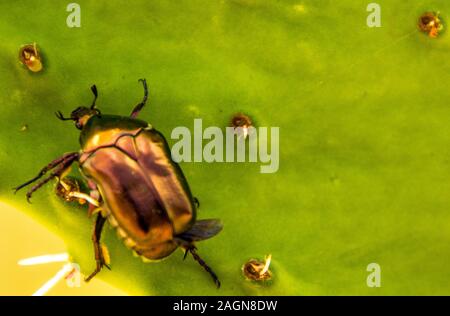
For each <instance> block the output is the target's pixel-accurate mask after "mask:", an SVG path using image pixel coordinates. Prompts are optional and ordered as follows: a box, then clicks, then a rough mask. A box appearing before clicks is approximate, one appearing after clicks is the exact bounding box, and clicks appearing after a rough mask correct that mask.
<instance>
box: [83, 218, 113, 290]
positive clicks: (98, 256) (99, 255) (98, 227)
mask: <svg viewBox="0 0 450 316" xmlns="http://www.w3.org/2000/svg"><path fill="white" fill-rule="evenodd" d="M105 222H106V217H103V216H102V214H98V215H97V219H96V221H95V226H94V232H93V234H92V242H93V243H94V252H95V262H96V263H97V267H96V268H95V270H94V272H92V273H91V274H90V275H89V276H88V277H87V278H86V279H85V281H86V282H89V281H90V280H91V279H92V278H93V277H94V276H96V275H97V273H99V272H100V271H101V270H102V268H103V267H106V268H108V269H109V270H111V268H110V267H109V265H108V263H107V260H106V258H105V255H106V254H105V252H106V250H105V249H103V247H102V245H101V244H100V238H101V235H102V230H103V227H104V225H105Z"/></svg>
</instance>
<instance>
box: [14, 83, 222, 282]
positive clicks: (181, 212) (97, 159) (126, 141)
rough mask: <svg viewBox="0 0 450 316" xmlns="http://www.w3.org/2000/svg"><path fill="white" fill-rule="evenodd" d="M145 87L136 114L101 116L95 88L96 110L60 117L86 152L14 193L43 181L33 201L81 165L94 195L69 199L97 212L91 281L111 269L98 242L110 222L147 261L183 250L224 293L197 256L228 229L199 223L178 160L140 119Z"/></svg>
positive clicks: (61, 161) (60, 162)
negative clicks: (71, 127) (76, 134)
mask: <svg viewBox="0 0 450 316" xmlns="http://www.w3.org/2000/svg"><path fill="white" fill-rule="evenodd" d="M139 81H140V82H142V84H143V87H144V97H143V99H142V101H141V102H139V103H138V104H137V105H136V106H135V107H134V109H133V110H132V112H131V114H130V116H118V115H104V114H102V113H101V112H100V110H99V109H98V108H97V107H96V101H97V97H98V92H97V88H96V86H95V85H93V86H92V87H91V91H92V93H93V94H94V100H93V102H92V105H91V106H89V107H86V106H80V107H78V108H76V109H75V110H74V111H72V113H71V115H70V117H64V115H63V114H62V113H61V112H60V111H58V112H56V113H55V114H56V116H57V117H58V118H59V119H60V120H63V121H74V122H75V126H76V127H77V128H78V129H79V130H80V131H81V133H80V138H79V142H80V146H81V149H80V150H79V151H77V152H70V153H66V154H64V155H62V156H61V157H59V158H57V159H55V160H53V161H52V162H50V163H49V164H48V165H47V166H45V167H44V168H42V169H41V171H40V172H39V173H38V175H37V176H36V177H34V178H32V179H31V180H29V181H27V182H25V183H23V184H22V185H20V186H18V187H16V188H15V192H17V191H18V190H20V189H22V188H24V187H26V186H28V185H30V184H32V183H35V182H36V181H38V180H40V181H39V182H37V183H36V184H34V186H32V187H31V189H30V190H29V191H28V192H27V194H26V196H27V199H28V201H30V199H31V196H32V194H33V193H34V192H35V191H37V190H38V189H39V188H41V187H42V186H43V185H45V184H46V183H48V182H49V181H50V180H52V179H55V178H56V179H57V180H58V181H63V177H64V174H66V173H67V171H68V170H69V168H70V167H71V165H72V164H73V163H75V162H77V163H78V167H79V170H80V172H81V174H82V175H83V177H84V178H85V179H86V181H87V187H88V188H89V190H90V192H89V194H86V193H83V192H70V193H71V195H72V196H76V197H78V198H84V199H85V200H86V201H88V202H89V203H90V205H89V214H90V215H91V214H94V213H97V217H96V220H95V226H94V230H93V233H92V241H93V245H94V253H95V261H96V269H95V270H94V272H92V273H91V274H90V275H89V276H88V277H87V278H86V281H89V280H90V279H92V278H93V277H94V276H95V275H96V274H97V273H99V272H100V271H101V269H102V268H103V267H107V268H109V266H108V263H107V260H106V258H107V253H106V250H105V248H103V247H102V245H101V243H100V240H101V233H102V229H103V227H104V224H105V222H106V220H108V221H109V223H110V224H111V226H113V227H114V228H116V230H117V232H118V235H119V236H120V237H121V238H122V239H123V240H124V243H125V245H126V246H128V247H129V248H131V249H132V250H134V251H135V252H136V253H137V254H138V255H139V256H141V257H142V258H143V259H144V260H145V259H148V260H150V261H158V260H160V259H163V258H165V257H167V256H169V255H170V254H171V253H172V252H174V251H175V249H176V248H178V247H181V248H182V249H184V251H185V255H184V258H186V256H187V254H188V253H190V254H191V255H192V256H193V258H194V260H196V261H197V262H198V263H199V264H200V265H201V266H202V267H203V268H204V269H205V270H206V271H207V272H208V273H209V274H210V275H211V277H212V278H213V280H214V282H215V284H216V286H217V287H220V281H219V279H218V277H217V275H216V274H215V273H214V272H213V270H212V269H211V268H210V267H209V266H208V265H207V264H206V263H205V261H203V260H202V259H201V257H200V256H199V255H198V253H197V248H196V247H195V245H194V243H195V242H196V241H201V240H205V239H208V238H211V237H213V236H215V235H217V234H218V233H219V232H220V231H221V230H222V223H221V221H220V220H218V219H205V220H196V210H197V208H198V206H199V203H198V200H197V199H196V198H194V197H193V195H192V193H191V190H190V188H189V185H188V183H187V181H186V178H185V176H184V175H183V172H182V171H181V169H180V167H179V166H178V164H177V163H175V162H174V161H173V160H172V158H171V155H170V149H169V146H168V144H167V141H166V139H165V138H164V136H163V135H162V134H161V133H160V132H158V131H157V130H156V129H154V128H153V127H152V126H151V125H150V124H148V123H147V122H145V121H143V120H140V119H138V118H137V116H138V114H139V113H140V111H141V110H142V109H143V107H144V106H145V104H146V102H147V99H148V88H147V83H146V80H145V79H140V80H139ZM44 176H46V177H44ZM42 178H43V179H42Z"/></svg>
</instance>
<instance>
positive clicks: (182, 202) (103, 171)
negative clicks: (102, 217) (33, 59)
mask: <svg viewBox="0 0 450 316" xmlns="http://www.w3.org/2000/svg"><path fill="white" fill-rule="evenodd" d="M80 144H81V148H82V149H81V153H80V158H79V164H80V169H81V172H82V173H83V174H84V176H85V177H86V178H87V179H88V180H89V181H90V182H91V183H94V184H95V187H96V188H98V191H99V192H100V195H101V197H102V199H103V201H102V203H103V204H102V206H101V207H102V208H103V209H104V210H105V211H106V213H107V214H108V215H107V216H108V219H109V221H110V223H111V224H112V225H113V226H114V227H115V228H117V229H118V230H119V235H120V236H121V237H122V238H123V239H124V241H125V244H126V245H127V246H129V247H130V248H132V249H134V250H135V251H136V252H137V253H138V254H139V255H141V256H143V257H145V258H147V259H151V260H157V259H162V258H164V257H166V256H168V255H169V254H171V253H172V252H173V251H174V250H175V249H176V248H177V247H178V245H179V244H178V242H176V241H174V236H176V235H179V234H181V233H183V232H186V231H187V230H189V228H191V227H192V225H193V223H194V222H195V215H196V212H195V211H196V209H195V204H194V199H193V197H192V194H191V191H190V189H189V186H188V184H187V181H186V179H185V177H184V175H183V173H182V171H181V169H180V168H179V167H178V165H177V164H176V163H175V162H173V161H172V159H171V156H170V150H169V147H168V145H167V142H166V140H165V138H164V136H162V134H161V133H159V132H158V131H156V130H154V129H153V128H152V127H151V126H149V125H148V124H147V123H146V122H144V121H141V120H136V119H132V118H129V117H122V116H113V115H101V116H100V115H99V116H92V117H91V118H90V119H89V120H88V121H87V123H86V125H85V126H84V127H83V129H82V132H81V135H80Z"/></svg>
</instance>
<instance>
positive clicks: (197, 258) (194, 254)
mask: <svg viewBox="0 0 450 316" xmlns="http://www.w3.org/2000/svg"><path fill="white" fill-rule="evenodd" d="M182 247H183V248H184V249H185V251H186V253H185V256H184V257H185V258H186V254H187V253H188V252H189V253H190V254H191V255H192V257H193V258H194V260H195V261H197V262H198V263H199V264H200V265H201V266H202V267H203V269H205V270H206V272H208V273H209V275H210V276H211V277H212V279H213V281H214V283H215V284H216V286H217V288H220V281H219V278H218V277H217V275H216V274H215V273H214V271H213V270H212V269H211V267H210V266H209V265H208V264H207V263H206V262H205V261H204V260H203V259H202V258H201V257H200V256H199V255H198V253H197V248H196V247H195V246H194V245H193V244H188V245H184V246H182Z"/></svg>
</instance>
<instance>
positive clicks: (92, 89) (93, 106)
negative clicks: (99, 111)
mask: <svg viewBox="0 0 450 316" xmlns="http://www.w3.org/2000/svg"><path fill="white" fill-rule="evenodd" d="M91 91H92V93H93V94H94V101H92V105H91V110H93V109H95V101H97V97H98V92H97V86H96V85H95V84H94V85H92V87H91Z"/></svg>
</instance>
